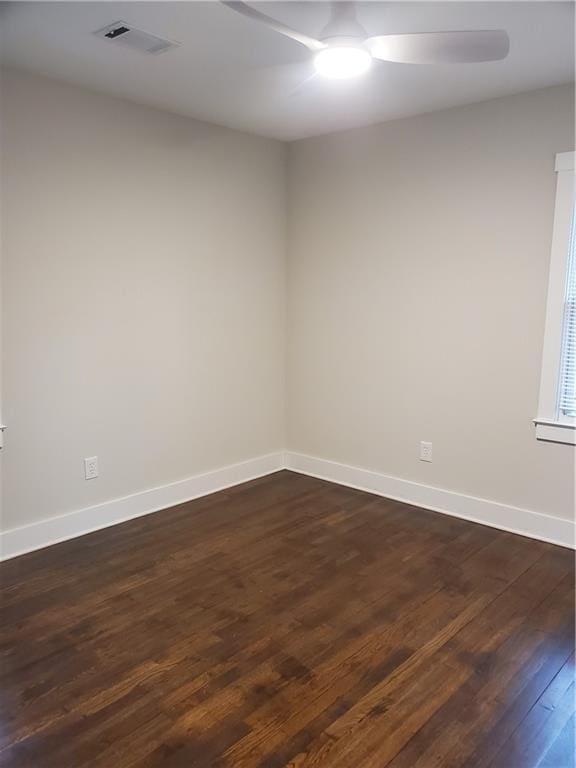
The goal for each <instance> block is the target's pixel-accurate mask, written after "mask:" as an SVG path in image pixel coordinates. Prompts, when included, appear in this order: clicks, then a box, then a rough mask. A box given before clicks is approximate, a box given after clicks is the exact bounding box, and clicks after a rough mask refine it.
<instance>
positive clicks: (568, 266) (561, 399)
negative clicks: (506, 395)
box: [534, 152, 576, 445]
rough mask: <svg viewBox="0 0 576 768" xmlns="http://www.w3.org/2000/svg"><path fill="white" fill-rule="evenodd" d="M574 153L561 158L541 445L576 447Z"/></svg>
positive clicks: (542, 391)
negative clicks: (551, 444)
mask: <svg viewBox="0 0 576 768" xmlns="http://www.w3.org/2000/svg"><path fill="white" fill-rule="evenodd" d="M574 155H575V153H574V152H563V153H562V154H560V155H556V174H557V180H556V208H555V213H554V231H553V235H552V254H551V260H550V280H549V285H548V303H547V307H546V329H545V334H544V354H543V359H542V379H541V383H540V400H539V404H538V417H537V418H536V419H535V420H534V421H535V424H536V437H537V438H538V439H539V440H552V441H554V442H557V443H570V444H572V445H574V444H576V220H575V219H576V216H575V194H574Z"/></svg>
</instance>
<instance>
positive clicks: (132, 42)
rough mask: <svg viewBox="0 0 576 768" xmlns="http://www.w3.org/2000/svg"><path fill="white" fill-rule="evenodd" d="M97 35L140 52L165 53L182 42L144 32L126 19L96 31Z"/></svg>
mask: <svg viewBox="0 0 576 768" xmlns="http://www.w3.org/2000/svg"><path fill="white" fill-rule="evenodd" d="M94 34H95V35H96V37H101V38H102V39H103V40H109V41H110V42H111V43H116V44H117V45H122V46H124V47H125V48H131V49H132V50H133V51H140V53H163V52H164V51H168V50H169V49H170V48H176V47H177V46H179V45H180V43H176V42H174V40H165V39H164V38H162V37H158V35H151V34H150V32H144V31H143V30H142V29H136V28H135V27H132V26H130V24H126V22H125V21H117V22H116V23H115V24H109V25H108V26H107V27H104V29H99V30H98V31H97V32H94Z"/></svg>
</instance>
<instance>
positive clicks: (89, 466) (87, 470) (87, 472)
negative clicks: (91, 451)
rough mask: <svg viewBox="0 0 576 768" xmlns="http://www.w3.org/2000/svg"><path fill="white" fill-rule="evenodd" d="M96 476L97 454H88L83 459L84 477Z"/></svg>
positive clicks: (91, 478) (86, 478)
mask: <svg viewBox="0 0 576 768" xmlns="http://www.w3.org/2000/svg"><path fill="white" fill-rule="evenodd" d="M95 477H98V456H90V457H89V458H87V459H84V479H85V480H93V479H94V478H95Z"/></svg>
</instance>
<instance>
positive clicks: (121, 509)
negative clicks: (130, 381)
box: [0, 453, 284, 560]
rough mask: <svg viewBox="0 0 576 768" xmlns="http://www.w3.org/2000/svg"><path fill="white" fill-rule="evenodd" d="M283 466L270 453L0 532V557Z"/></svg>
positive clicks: (280, 455) (279, 458)
mask: <svg viewBox="0 0 576 768" xmlns="http://www.w3.org/2000/svg"><path fill="white" fill-rule="evenodd" d="M283 467H284V454H283V453H271V454H269V455H267V456H259V457H257V458H255V459H249V460H248V461H243V462H241V463H239V464H231V465H229V466H227V467H222V468H221V469H216V470H213V471H212V472H205V473H204V474H201V475H194V476H193V477H187V478H186V479H185V480H179V481H178V482H176V483H170V484H169V485H162V486H159V487H157V488H151V489H149V490H147V491H140V492H139V493H134V494H132V495H130V496H124V497H122V498H120V499H112V500H111V501H105V502H104V503H102V504H97V505H95V506H93V507H86V508H84V509H79V510H77V511H76V512H70V513H68V514H66V515H60V516H58V517H52V518H50V519H48V520H40V521H39V522H37V523H31V524H30V525H25V526H23V527H22V528H13V529H12V530H9V531H3V532H2V533H0V559H1V560H7V559H9V558H11V557H16V556H17V555H23V554H24V553H26V552H31V551H33V550H35V549H42V548H43V547H48V546H49V545H50V544H56V543H58V542H59V541H66V540H67V539H73V538H75V537H76V536H83V535H84V534H85V533H90V532H92V531H97V530H99V529H100V528H107V527H108V526H110V525H116V524H117V523H123V522H125V521H126V520H131V519H132V518H135V517H141V516H142V515H148V514H150V513H151V512H157V511H158V510H160V509H166V508H167V507H173V506H174V505H175V504H182V503H183V502H186V501H191V500H192V499H197V498H199V497H200V496H206V495H207V494H209V493H215V492H216V491H222V490H224V489H225V488H229V487H231V486H233V485H238V484H239V483H245V482H247V481H248V480H254V479H255V478H257V477H263V476H264V475H269V474H270V473H272V472H277V471H278V470H279V469H283Z"/></svg>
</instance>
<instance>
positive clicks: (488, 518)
mask: <svg viewBox="0 0 576 768" xmlns="http://www.w3.org/2000/svg"><path fill="white" fill-rule="evenodd" d="M285 465H286V468H287V469H290V470H292V471H293V472H300V473H301V474H304V475H310V476H312V477H318V478H320V479H322V480H330V481H331V482H333V483H339V484H340V485H346V486H349V487H350V488H357V489H359V490H361V491H368V492H369V493H375V494H377V495H378V496H385V497H387V498H389V499H394V500H396V501H403V502H405V503H407V504H413V505H415V506H417V507H423V508H424V509H430V510H433V511H434V512H443V513H444V514H447V515H452V516H453V517H460V518H463V519H464V520H472V521H473V522H475V523H482V524H483V525H489V526H491V527H492V528H499V529H501V530H503V531H509V532H510V533H518V534H520V535H522V536H529V537H530V538H533V539H540V540H541V541H547V542H550V543H552V544H560V545H561V546H563V547H572V548H574V546H575V543H574V542H575V525H574V521H573V520H564V519H562V518H559V517H552V516H550V515H544V514H542V513H541V512H532V511H531V510H528V509H520V508H519V507H511V506H509V505H507V504H500V503H499V502H497V501H489V500H488V499H479V498H477V497H475V496H466V495H465V494H462V493H456V492H455V491H445V490H443V489H442V488H435V487H432V486H430V485H422V484H421V483H414V482H412V481H410V480H401V479H400V478H398V477H390V476H389V475H382V474H380V473H379V472H372V471H370V470H367V469H359V468H358V467H351V466H348V465H346V464H338V463H336V462H334V461H326V460H325V459H317V458H314V457H312V456H305V455H304V454H300V453H286V454H285Z"/></svg>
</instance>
